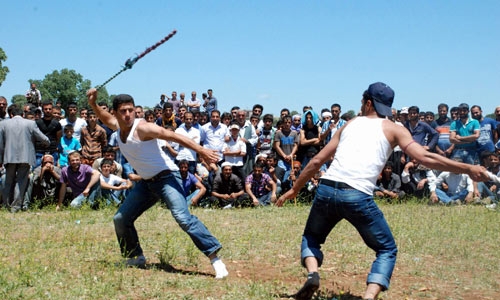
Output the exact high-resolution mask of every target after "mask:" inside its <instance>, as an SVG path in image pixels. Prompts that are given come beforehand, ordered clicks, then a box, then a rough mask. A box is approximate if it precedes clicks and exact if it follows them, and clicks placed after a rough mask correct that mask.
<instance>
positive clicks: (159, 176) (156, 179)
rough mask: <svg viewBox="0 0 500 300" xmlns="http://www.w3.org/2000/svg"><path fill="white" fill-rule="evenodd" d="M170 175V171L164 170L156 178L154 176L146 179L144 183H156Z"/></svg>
mask: <svg viewBox="0 0 500 300" xmlns="http://www.w3.org/2000/svg"><path fill="white" fill-rule="evenodd" d="M170 173H172V172H171V171H170V170H163V171H161V172H160V173H158V174H156V175H155V176H153V177H151V178H149V179H144V181H146V182H155V181H158V179H160V178H161V177H163V176H164V175H168V174H170Z"/></svg>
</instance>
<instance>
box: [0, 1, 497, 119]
mask: <svg viewBox="0 0 500 300" xmlns="http://www.w3.org/2000/svg"><path fill="white" fill-rule="evenodd" d="M4 2H5V3H3V4H2V22H1V23H2V25H1V26H0V47H1V48H2V49H3V50H4V51H5V53H6V55H7V60H6V61H4V62H3V65H4V66H7V67H8V68H9V69H10V72H9V73H8V74H7V79H6V80H5V81H4V82H3V84H2V86H0V95H3V96H5V97H6V98H7V99H8V100H9V101H10V99H11V98H12V96H13V95H15V94H24V93H25V92H26V90H27V89H28V87H29V83H28V81H29V80H30V79H38V80H42V79H43V78H44V77H45V75H46V74H49V73H52V72H53V71H54V70H58V71H60V70H62V69H64V68H67V69H70V70H75V71H76V72H78V73H80V74H81V75H82V76H83V77H84V78H85V79H89V80H91V82H92V85H93V86H96V85H99V84H102V83H103V82H104V81H106V80H107V79H108V78H109V77H111V76H112V75H113V74H115V73H116V72H118V71H119V70H121V69H122V67H123V65H124V63H125V61H126V60H127V59H128V58H133V57H135V56H136V55H138V54H140V53H141V52H143V51H144V50H145V49H146V48H147V47H149V46H151V45H153V44H155V43H156V42H157V41H159V40H161V39H162V38H163V37H165V36H166V35H168V34H169V33H170V32H171V31H172V30H174V29H176V30H177V34H176V35H175V36H174V37H173V38H172V39H170V40H169V41H167V42H166V43H165V44H163V45H162V46H160V47H158V48H157V49H156V50H154V51H152V52H151V53H149V54H148V55H146V56H145V57H143V58H142V59H141V60H139V61H138V62H137V63H136V64H135V65H134V66H133V68H132V69H130V70H127V71H125V72H123V73H122V74H121V75H120V76H118V77H117V78H115V79H114V80H113V81H111V82H110V83H109V84H107V86H106V88H107V90H108V93H109V94H121V93H127V94H130V95H132V96H133V97H134V99H135V101H136V104H141V105H143V106H150V107H152V106H154V105H155V104H156V103H158V102H159V97H160V95H161V94H167V95H170V94H171V92H172V91H177V93H178V94H179V93H181V92H184V93H186V95H187V96H186V97H189V95H190V93H191V91H193V90H194V91H196V92H197V93H198V97H199V98H201V94H202V93H204V92H206V90H207V89H210V88H211V89H213V91H214V96H215V97H216V98H217V99H218V108H219V110H220V111H221V112H224V111H229V110H230V109H231V107H233V106H235V105H238V106H240V107H241V108H243V109H251V108H252V106H253V105H254V104H256V103H259V104H262V105H263V106H264V113H272V114H274V115H278V114H279V112H280V110H281V109H282V108H285V107H286V108H289V109H290V110H296V111H302V107H303V106H304V105H311V106H312V107H313V109H314V110H315V111H317V112H319V111H320V110H321V109H322V108H330V106H331V104H333V103H339V104H340V105H341V106H342V112H347V111H348V110H354V111H355V112H358V110H359V108H360V104H361V102H360V100H361V95H362V93H363V91H364V90H366V89H367V87H368V85H369V84H371V83H373V82H377V81H382V82H384V83H386V84H388V85H389V86H391V87H392V88H393V89H394V91H395V99H394V104H393V107H395V108H397V109H400V108H401V107H404V106H411V105H417V106H419V107H420V110H421V111H434V112H437V105H438V104H439V103H442V102H444V103H447V104H449V105H450V107H451V106H457V105H458V104H460V103H462V102H465V103H468V104H469V105H474V104H476V105H480V106H481V107H482V109H483V114H484V115H487V114H490V113H493V111H494V108H495V107H496V106H498V105H500V100H498V98H496V96H495V95H496V89H497V88H499V87H500V18H499V17H498V16H499V15H500V1H497V0H484V1H461V0H456V1H451V0H450V1H440V0H421V1H397V0H379V1H355V0H354V1H347V0H345V1H334V0H331V1H296V0H287V1H269V0H268V1H260V0H255V1H226V0H220V1H190V0H187V1H167V0H165V1H160V0H158V1H147V0H143V1H96V0H86V1H83V0H75V1H67V0H65V1H60V0H53V1H42V0H38V1H34V0H25V1H4ZM42 98H43V95H42Z"/></svg>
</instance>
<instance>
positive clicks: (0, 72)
mask: <svg viewBox="0 0 500 300" xmlns="http://www.w3.org/2000/svg"><path fill="white" fill-rule="evenodd" d="M6 60H7V55H6V54H5V52H4V51H3V49H2V48H0V86H2V83H3V82H4V81H5V78H7V73H9V68H7V67H6V66H3V65H2V62H4V61H6Z"/></svg>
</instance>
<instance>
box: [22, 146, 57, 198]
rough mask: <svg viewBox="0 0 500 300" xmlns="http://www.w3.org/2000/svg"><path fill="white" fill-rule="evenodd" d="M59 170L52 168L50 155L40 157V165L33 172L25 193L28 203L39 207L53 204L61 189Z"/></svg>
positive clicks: (52, 163) (52, 160)
mask: <svg viewBox="0 0 500 300" xmlns="http://www.w3.org/2000/svg"><path fill="white" fill-rule="evenodd" d="M60 179H61V169H60V168H59V167H57V166H54V157H53V156H52V155H50V154H45V155H44V156H42V164H41V165H40V166H38V167H36V168H35V170H33V175H32V177H31V178H30V186H29V187H28V190H27V191H26V197H27V199H29V201H28V203H31V204H33V203H34V202H35V203H37V204H38V205H39V206H40V207H42V206H44V205H48V204H53V203H55V202H56V200H57V196H58V195H59V189H60V187H61V182H60Z"/></svg>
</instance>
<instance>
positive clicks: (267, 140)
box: [257, 114, 276, 155]
mask: <svg viewBox="0 0 500 300" xmlns="http://www.w3.org/2000/svg"><path fill="white" fill-rule="evenodd" d="M263 120H264V126H263V127H262V129H261V131H260V134H259V137H258V140H257V153H259V154H266V155H268V154H270V153H271V152H272V151H273V143H274V134H275V133H276V129H275V128H273V121H274V118H273V115H271V114H265V115H264V117H263Z"/></svg>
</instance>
